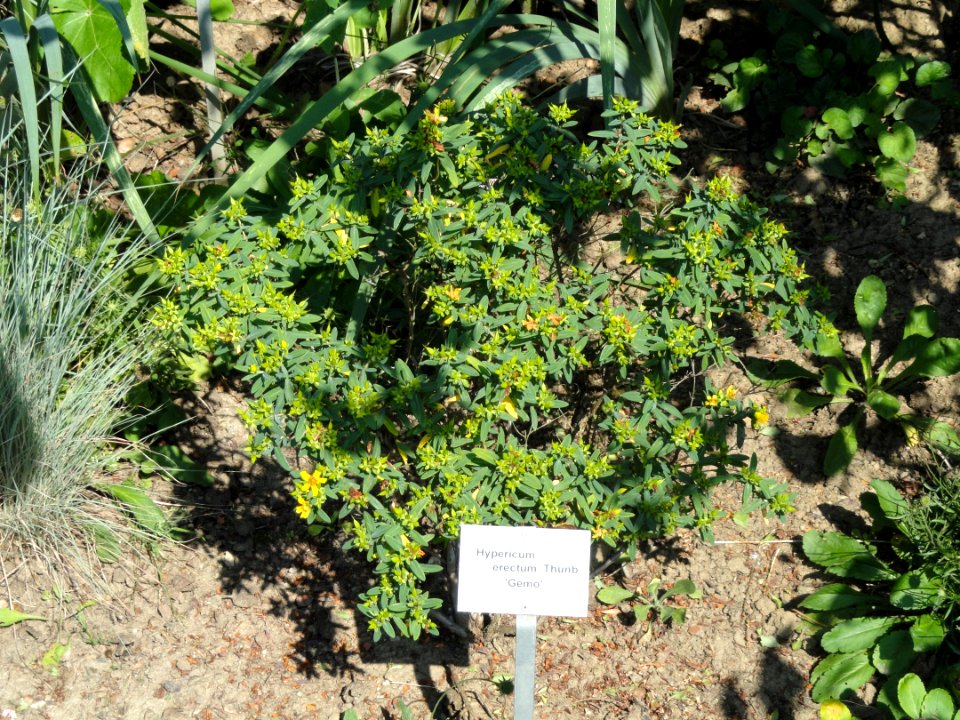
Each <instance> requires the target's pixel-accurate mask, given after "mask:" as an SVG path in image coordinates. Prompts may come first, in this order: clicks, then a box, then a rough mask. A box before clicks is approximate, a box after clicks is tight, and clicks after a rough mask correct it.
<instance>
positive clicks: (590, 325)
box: [154, 95, 807, 638]
mask: <svg viewBox="0 0 960 720" xmlns="http://www.w3.org/2000/svg"><path fill="white" fill-rule="evenodd" d="M453 110H454V108H453V107H452V105H451V104H449V103H443V104H441V105H439V106H436V107H435V108H433V109H431V110H430V111H428V112H427V113H426V114H425V115H424V116H423V117H422V119H421V120H419V121H418V123H417V124H416V126H415V128H414V129H413V130H412V131H411V132H407V133H403V134H390V133H388V132H386V131H383V130H377V129H369V130H368V131H367V133H366V135H365V136H364V137H362V138H350V139H348V140H345V141H342V142H341V141H334V142H333V143H332V144H331V148H332V151H333V153H334V155H335V157H334V160H333V162H332V164H331V165H330V167H329V168H327V169H326V170H325V171H324V172H323V173H322V174H320V175H318V176H317V177H316V178H314V179H312V180H307V179H304V178H298V179H296V180H295V181H294V182H293V184H292V188H291V193H290V197H288V198H285V199H281V200H279V201H278V204H279V205H280V212H279V214H278V215H275V216H273V217H270V216H267V215H266V214H265V215H256V214H254V213H253V210H252V208H251V209H250V210H248V209H247V208H246V206H245V204H244V203H243V202H240V201H236V200H235V201H234V202H233V204H232V206H231V208H230V209H229V210H228V211H227V212H226V213H225V216H224V218H223V222H222V223H221V224H219V225H217V226H215V227H214V228H213V229H212V231H211V232H210V233H208V234H207V235H205V236H204V237H203V238H202V239H201V240H200V241H199V242H198V243H196V244H195V245H187V246H184V247H181V248H172V247H171V248H169V249H168V250H167V252H166V255H165V256H164V258H162V259H161V261H160V263H159V270H160V271H161V272H162V273H163V274H165V275H167V276H168V277H169V278H170V279H171V284H172V285H175V286H176V287H178V288H179V293H178V294H176V295H175V296H173V297H171V298H169V299H167V300H166V301H164V302H163V303H161V304H160V305H159V306H158V308H157V311H156V315H155V318H154V320H155V322H156V324H157V325H159V326H161V327H163V328H166V329H167V330H168V331H170V332H171V333H172V334H179V335H180V337H181V338H182V342H183V343H184V346H183V348H184V349H185V350H186V351H188V352H191V353H204V354H210V355H212V356H213V357H215V358H218V359H220V360H221V361H222V362H223V363H224V364H229V365H231V366H233V367H235V368H236V369H237V370H238V371H239V372H241V373H242V374H243V375H244V376H245V378H246V381H247V384H248V387H249V394H250V399H249V403H248V407H247V410H246V411H245V413H244V415H243V418H244V421H245V422H246V424H247V427H248V428H249V430H250V441H249V448H248V449H249V452H250V454H251V456H253V457H254V458H256V457H263V456H271V457H274V458H275V459H276V460H277V461H278V462H280V463H282V464H286V460H285V456H284V454H283V453H282V452H281V450H282V449H283V448H286V447H292V448H293V449H294V450H295V452H296V455H297V458H298V461H299V467H296V468H293V469H292V470H293V475H294V479H295V485H294V489H293V496H294V498H295V502H296V511H297V512H298V514H299V515H300V516H301V517H302V518H303V519H304V521H305V522H307V523H309V524H310V525H311V526H313V527H315V528H316V529H317V530H322V529H328V528H333V527H339V528H341V529H343V530H344V531H346V533H347V534H348V535H349V543H348V547H349V548H351V549H353V550H355V551H356V552H359V553H361V554H362V555H363V556H365V557H366V558H367V559H368V561H369V562H370V564H371V566H372V568H373V570H374V573H375V575H376V577H377V582H376V584H375V585H374V586H373V587H372V588H371V589H370V590H368V591H366V592H365V593H364V594H363V596H362V598H361V602H360V609H361V611H362V612H363V613H364V614H365V615H367V617H368V618H369V628H370V629H371V631H372V632H373V635H374V637H375V638H379V637H380V636H381V635H382V634H385V635H388V636H393V635H395V634H404V635H411V636H414V637H416V636H417V635H419V634H420V633H422V632H424V631H426V632H436V625H435V622H434V620H433V619H432V618H431V617H430V612H431V611H432V610H435V609H436V608H437V606H438V605H439V604H440V600H439V598H438V597H433V596H432V595H431V593H432V592H435V590H436V587H437V583H435V582H433V580H434V579H435V578H432V577H431V575H432V574H435V573H437V572H438V571H439V570H440V569H441V564H440V560H441V558H442V557H443V556H444V551H445V549H446V548H447V547H448V546H449V545H450V543H452V542H453V541H455V540H456V538H457V535H458V531H459V527H460V524H461V523H463V522H470V523H486V524H516V525H521V524H523V525H540V526H551V525H563V524H572V525H575V526H578V527H584V528H589V529H590V530H591V531H592V533H593V537H594V539H596V540H597V541H602V542H606V543H609V544H611V545H618V546H624V545H630V544H633V543H636V542H637V541H638V540H639V539H640V538H644V537H650V536H655V535H661V534H663V533H666V532H670V531H671V530H673V529H674V528H676V527H678V526H688V527H697V528H699V529H700V530H701V531H702V532H703V533H704V534H706V535H709V529H710V525H711V523H712V521H713V520H714V518H715V517H717V514H718V511H717V510H715V509H714V508H713V507H712V504H711V500H710V497H711V490H712V488H714V487H715V486H716V485H718V484H719V483H723V482H737V483H740V484H741V485H742V486H743V494H744V502H745V506H746V509H747V510H754V509H759V508H761V507H766V508H770V509H772V510H774V511H776V512H784V511H787V510H789V504H790V497H789V495H788V494H787V493H786V492H785V488H783V487H782V486H778V485H776V484H775V483H773V482H771V481H769V480H766V479H764V478H762V477H760V476H759V475H758V474H757V473H756V464H755V460H752V459H751V458H749V457H747V456H746V455H744V454H740V453H738V452H736V448H735V447H734V446H733V444H732V440H728V438H731V439H735V441H736V442H740V441H741V440H742V438H743V437H744V435H745V433H746V429H747V427H748V425H749V424H753V423H758V422H760V421H761V420H762V419H764V418H765V411H761V410H762V409H759V408H756V407H754V406H752V405H751V404H748V403H744V402H743V401H742V400H740V399H739V398H737V397H736V393H735V392H734V391H733V389H732V388H730V389H723V390H721V389H717V388H713V387H712V386H710V385H709V384H703V383H702V382H701V380H700V377H699V375H700V373H701V371H702V370H703V369H704V368H706V367H709V366H711V365H715V364H716V363H718V362H721V361H724V360H725V359H727V358H729V357H730V354H731V351H730V347H731V344H732V342H733V338H732V337H729V336H727V335H726V334H724V332H723V331H722V328H723V324H722V322H721V321H720V318H721V317H724V316H726V315H728V314H730V313H734V312H744V313H747V312H750V313H753V315H754V316H755V317H756V318H757V320H758V322H760V321H766V322H767V323H776V324H778V325H780V326H783V327H787V328H794V327H802V326H804V324H805V322H806V320H805V319H806V317H807V316H806V315H805V313H806V311H805V309H804V306H803V305H802V299H803V297H804V292H805V291H804V290H803V289H802V287H801V285H800V282H801V280H802V275H803V273H802V267H801V266H799V265H798V264H797V262H796V255H795V253H793V251H792V250H791V249H790V248H789V246H788V245H787V243H786V240H785V230H784V229H783V227H782V226H781V225H779V224H778V223H775V222H773V221H772V220H770V219H769V218H766V217H765V216H764V213H763V211H762V210H761V209H760V208H758V207H757V206H756V205H754V204H753V203H750V202H749V201H748V200H747V199H745V198H742V197H740V196H738V195H736V193H734V192H733V190H732V188H731V185H730V181H729V180H723V179H720V180H716V181H711V183H709V184H708V185H707V186H706V188H704V189H699V190H696V191H694V192H692V193H691V194H690V196H689V197H688V198H687V200H686V202H681V204H680V206H679V207H677V208H676V209H674V210H670V211H663V212H662V213H660V214H659V216H658V217H656V218H646V219H645V218H643V217H642V216H641V215H640V214H639V213H638V212H632V213H631V214H630V215H629V216H628V219H627V220H625V221H624V222H623V226H622V228H621V229H620V232H619V233H617V234H615V235H614V236H612V237H611V238H610V240H619V241H620V242H621V243H622V244H623V246H624V248H625V251H626V255H627V257H628V259H629V260H630V261H631V262H632V263H633V264H625V265H624V266H623V267H622V268H620V269H618V270H617V271H615V272H612V271H608V270H605V269H603V268H601V267H599V266H598V265H597V264H593V263H590V262H588V261H587V260H586V259H585V258H583V257H581V255H580V250H579V248H578V247H577V244H576V243H575V242H574V240H573V239H574V238H577V237H579V236H580V235H579V234H580V233H582V232H583V230H584V227H585V224H586V223H587V222H588V221H589V220H590V219H591V218H592V217H593V216H594V215H595V213H597V212H598V211H600V210H603V211H607V210H612V209H629V210H631V211H634V210H635V208H637V207H639V206H640V205H641V203H648V204H649V203H651V201H653V203H659V204H662V205H663V206H665V207H671V206H672V205H671V203H669V202H668V200H669V199H670V198H668V197H666V196H667V195H668V194H669V193H671V182H670V171H671V168H673V167H674V165H675V164H676V163H677V159H676V157H675V155H674V154H673V151H674V150H675V149H676V148H678V147H679V146H680V145H681V143H680V142H679V139H678V128H677V126H676V125H674V124H672V123H669V122H658V121H655V120H652V119H651V118H648V117H646V116H645V115H643V114H641V113H639V112H638V110H637V104H636V103H633V102H630V101H626V100H618V101H617V103H616V108H615V110H614V111H613V112H612V113H611V114H610V115H609V116H608V118H607V120H608V121H609V123H610V125H609V128H610V129H609V130H606V131H602V132H599V133H597V135H596V137H594V138H592V139H590V141H589V143H585V142H583V141H582V140H581V139H579V138H578V137H577V136H576V135H574V134H573V131H572V128H573V127H574V126H575V125H574V123H573V122H572V114H573V113H572V111H570V110H569V109H568V108H566V107H565V106H554V107H552V108H551V110H550V112H549V113H548V114H547V115H539V114H538V113H536V112H534V111H533V110H531V109H530V108H527V107H525V106H524V105H522V103H521V102H520V100H519V98H518V97H517V96H516V95H507V96H503V97H501V98H500V99H498V100H497V101H496V102H494V103H492V104H491V105H490V106H488V107H487V108H486V109H485V110H483V111H480V112H477V113H475V114H471V115H468V116H466V117H464V118H462V119H458V120H452V119H451V116H452V115H453ZM695 383H696V384H695ZM691 387H695V388H696V391H695V392H692V393H691V391H690V388H691Z"/></svg>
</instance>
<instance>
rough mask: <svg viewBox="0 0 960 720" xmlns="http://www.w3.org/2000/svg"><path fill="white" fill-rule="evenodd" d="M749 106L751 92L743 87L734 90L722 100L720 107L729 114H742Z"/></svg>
mask: <svg viewBox="0 0 960 720" xmlns="http://www.w3.org/2000/svg"><path fill="white" fill-rule="evenodd" d="M749 104H750V91H749V90H747V89H746V88H741V87H735V88H733V89H732V90H730V91H729V92H727V94H726V95H724V96H723V98H722V99H721V100H720V107H721V108H723V110H724V111H725V112H728V113H735V112H740V111H741V110H743V109H744V108H745V107H746V106H747V105H749Z"/></svg>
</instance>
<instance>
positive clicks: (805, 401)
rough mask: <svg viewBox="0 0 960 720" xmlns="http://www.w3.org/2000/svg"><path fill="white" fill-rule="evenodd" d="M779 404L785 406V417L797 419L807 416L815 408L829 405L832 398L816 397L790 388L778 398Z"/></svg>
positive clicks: (825, 396)
mask: <svg viewBox="0 0 960 720" xmlns="http://www.w3.org/2000/svg"><path fill="white" fill-rule="evenodd" d="M780 400H781V402H783V403H784V404H785V405H786V406H787V417H788V418H798V417H803V416H804V415H809V414H810V413H811V412H813V411H814V410H816V409H817V408H821V407H823V406H824V405H829V404H830V403H831V402H832V401H833V398H832V397H830V396H829V395H817V394H815V393H809V392H807V391H806V390H799V389H798V388H790V389H789V390H787V391H786V392H785V393H783V395H782V396H781V397H780Z"/></svg>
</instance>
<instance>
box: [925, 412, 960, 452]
mask: <svg viewBox="0 0 960 720" xmlns="http://www.w3.org/2000/svg"><path fill="white" fill-rule="evenodd" d="M920 437H921V438H922V439H923V441H924V442H925V443H928V444H929V445H933V446H934V447H935V448H937V449H938V450H940V451H941V452H945V453H950V454H951V455H957V454H960V436H958V435H957V431H956V430H954V429H953V426H951V425H949V424H947V423H945V422H942V421H940V420H935V421H933V422H930V423H928V424H927V425H926V427H925V428H924V429H923V431H922V432H921V433H920Z"/></svg>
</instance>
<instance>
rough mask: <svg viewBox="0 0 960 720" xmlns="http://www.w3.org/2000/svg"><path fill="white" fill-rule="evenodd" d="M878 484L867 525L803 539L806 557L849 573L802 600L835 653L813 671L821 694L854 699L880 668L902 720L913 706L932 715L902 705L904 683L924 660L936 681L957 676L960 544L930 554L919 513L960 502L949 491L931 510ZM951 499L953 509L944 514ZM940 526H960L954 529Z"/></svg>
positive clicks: (867, 500) (889, 701) (818, 697)
mask: <svg viewBox="0 0 960 720" xmlns="http://www.w3.org/2000/svg"><path fill="white" fill-rule="evenodd" d="M872 487H873V490H874V492H872V493H866V494H864V496H863V498H862V502H863V507H864V509H865V510H866V511H867V512H868V513H869V515H870V517H871V520H872V526H871V527H870V528H869V529H868V530H867V531H866V532H863V533H856V534H844V533H840V532H834V531H830V532H820V531H816V530H814V531H810V532H808V533H807V534H806V535H804V537H803V551H804V554H805V555H806V556H807V558H808V559H809V560H810V561H811V562H813V563H814V564H816V565H819V566H820V567H822V568H823V569H824V571H825V572H826V573H828V574H830V575H834V576H836V577H839V578H841V579H842V580H843V581H844V582H840V583H829V584H827V585H824V586H823V587H821V588H820V589H819V590H817V591H816V592H814V593H813V594H812V595H809V596H808V597H806V598H805V599H804V600H802V601H801V602H800V608H801V610H802V612H803V613H804V616H805V618H806V620H807V621H808V622H809V623H810V624H811V625H812V626H813V627H815V628H818V629H820V631H821V632H822V635H820V646H821V648H822V649H823V650H824V651H825V652H826V653H828V654H827V656H826V657H825V658H824V659H822V660H821V661H820V662H819V663H818V664H817V665H816V667H815V668H814V669H813V673H812V674H811V677H810V681H811V683H812V690H811V694H812V697H813V699H814V700H815V701H817V702H826V701H828V700H830V699H837V698H847V697H851V693H853V694H855V693H857V692H858V691H859V690H860V689H862V688H863V686H864V685H866V683H868V682H870V681H871V680H872V679H873V678H874V677H875V676H877V675H879V676H883V677H884V681H883V684H882V685H881V687H880V692H879V695H878V697H877V700H876V703H877V705H878V706H880V707H881V708H884V709H885V710H886V711H887V712H889V713H891V714H892V715H893V716H894V717H898V718H899V717H904V712H906V713H907V714H906V716H907V717H911V718H914V717H927V716H926V715H922V716H920V715H916V714H911V710H912V708H913V707H919V705H915V704H913V702H912V700H911V701H910V703H909V704H907V705H905V704H903V698H904V696H903V694H902V693H899V694H898V686H899V685H900V684H901V683H903V682H904V679H905V678H907V677H909V675H908V673H910V672H911V671H914V672H919V671H920V668H927V669H928V671H927V675H928V679H929V680H930V681H931V682H934V683H936V684H938V685H944V684H947V685H948V684H949V678H950V677H954V676H955V675H956V672H957V668H958V666H957V662H958V660H960V658H958V656H957V653H956V650H955V646H954V645H953V642H954V641H955V638H953V637H952V636H953V635H954V634H955V632H956V619H957V614H956V612H957V607H958V604H957V603H958V600H960V595H958V593H957V585H956V580H955V575H956V569H957V564H956V551H955V550H950V551H949V552H944V551H943V550H942V549H938V550H937V552H933V553H931V552H930V551H929V546H930V541H929V537H928V535H929V533H928V532H927V530H929V525H921V524H920V523H918V520H917V519H918V516H930V515H931V514H932V515H934V516H936V517H940V518H943V519H947V518H953V517H955V515H956V508H955V506H956V502H957V501H956V498H955V497H953V498H951V497H950V496H949V495H948V494H947V493H942V494H939V497H940V500H939V502H940V503H942V504H941V505H940V506H939V507H937V506H935V507H933V508H930V507H924V506H923V505H924V503H925V501H923V500H914V501H910V502H908V501H906V500H905V499H904V498H903V496H902V495H901V494H900V493H899V492H897V490H896V489H895V488H894V487H893V486H892V485H891V484H890V483H888V482H886V481H883V480H874V481H873V483H872ZM952 487H954V488H955V483H954V485H953V486H952ZM944 507H950V508H953V509H952V510H949V511H948V512H944V510H943V509H944ZM940 531H941V532H944V531H945V532H946V533H948V534H952V533H953V531H954V527H953V526H951V527H947V528H941V529H940ZM953 544H955V543H953ZM929 669H932V670H934V671H935V672H932V673H931V672H930V671H929ZM908 682H910V681H908ZM911 696H912V695H911ZM920 697H922V695H920ZM921 704H922V703H921ZM931 717H940V716H939V715H936V716H931ZM952 717H953V715H952V713H951V714H950V715H949V718H951V719H952Z"/></svg>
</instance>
